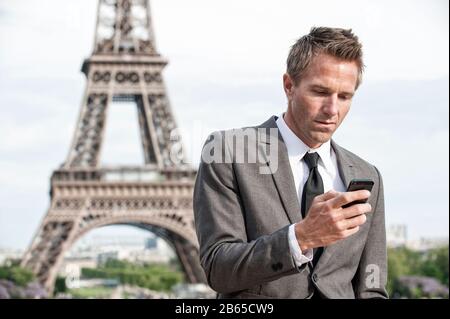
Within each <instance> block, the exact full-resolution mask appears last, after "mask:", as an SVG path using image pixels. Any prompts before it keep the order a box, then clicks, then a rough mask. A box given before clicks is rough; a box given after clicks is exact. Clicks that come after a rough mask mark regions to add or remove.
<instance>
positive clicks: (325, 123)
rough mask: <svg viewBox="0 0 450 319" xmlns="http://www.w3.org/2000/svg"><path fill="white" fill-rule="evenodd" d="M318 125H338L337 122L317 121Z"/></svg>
mask: <svg viewBox="0 0 450 319" xmlns="http://www.w3.org/2000/svg"><path fill="white" fill-rule="evenodd" d="M316 122H317V123H319V124H322V125H334V124H336V123H335V122H327V121H316Z"/></svg>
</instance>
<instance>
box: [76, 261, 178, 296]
mask: <svg viewBox="0 0 450 319" xmlns="http://www.w3.org/2000/svg"><path fill="white" fill-rule="evenodd" d="M81 273H82V276H83V277H84V278H110V279H117V280H119V281H120V282H121V283H122V284H129V285H134V286H139V287H143V288H148V289H152V290H156V291H169V290H170V289H171V288H172V286H173V285H175V284H177V283H179V282H182V281H183V280H184V276H183V273H182V272H180V271H178V270H174V269H171V267H168V266H167V265H158V264H144V265H137V264H133V263H130V262H127V261H121V260H112V259H110V260H108V261H107V262H106V263H105V264H104V265H103V266H101V267H99V268H95V269H93V268H83V269H82V271H81Z"/></svg>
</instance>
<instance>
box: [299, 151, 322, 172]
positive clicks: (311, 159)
mask: <svg viewBox="0 0 450 319" xmlns="http://www.w3.org/2000/svg"><path fill="white" fill-rule="evenodd" d="M303 159H304V160H305V162H306V165H308V168H309V169H310V170H311V169H313V168H314V167H317V162H319V154H317V153H316V152H314V153H306V154H305V156H304V157H303Z"/></svg>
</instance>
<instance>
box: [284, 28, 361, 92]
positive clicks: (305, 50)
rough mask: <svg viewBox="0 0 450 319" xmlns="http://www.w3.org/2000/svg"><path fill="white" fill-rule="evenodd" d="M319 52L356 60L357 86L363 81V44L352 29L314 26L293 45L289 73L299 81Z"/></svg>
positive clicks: (289, 59) (288, 67)
mask: <svg viewBox="0 0 450 319" xmlns="http://www.w3.org/2000/svg"><path fill="white" fill-rule="evenodd" d="M318 54H329V55H332V56H334V57H336V58H339V59H342V60H345V61H355V62H356V64H357V65H358V80H357V82H356V88H358V86H359V85H360V84H361V82H362V74H363V71H364V63H363V52H362V44H361V43H360V42H359V41H358V37H357V36H356V35H354V34H353V33H352V29H340V28H329V27H313V28H311V31H310V32H309V34H307V35H305V36H303V37H301V38H300V39H298V40H297V42H296V43H295V44H294V45H293V46H292V47H291V50H290V52H289V55H288V58H287V71H286V72H287V73H288V74H289V76H290V77H291V78H292V79H293V80H294V83H298V82H299V81H300V79H301V77H302V75H303V73H304V72H305V70H306V69H307V68H308V66H309V65H310V64H311V61H312V60H313V59H314V57H315V56H317V55H318Z"/></svg>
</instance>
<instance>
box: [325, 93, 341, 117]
mask: <svg viewBox="0 0 450 319" xmlns="http://www.w3.org/2000/svg"><path fill="white" fill-rule="evenodd" d="M322 109H323V112H324V113H325V114H327V115H328V116H330V117H331V116H334V115H336V114H337V113H338V96H337V94H331V95H329V96H328V97H327V99H326V100H325V101H324V104H323V107H322Z"/></svg>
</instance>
